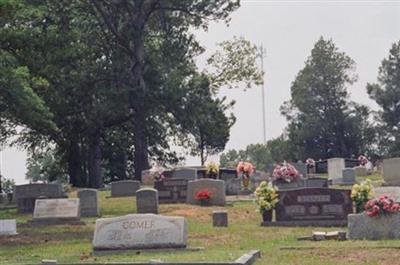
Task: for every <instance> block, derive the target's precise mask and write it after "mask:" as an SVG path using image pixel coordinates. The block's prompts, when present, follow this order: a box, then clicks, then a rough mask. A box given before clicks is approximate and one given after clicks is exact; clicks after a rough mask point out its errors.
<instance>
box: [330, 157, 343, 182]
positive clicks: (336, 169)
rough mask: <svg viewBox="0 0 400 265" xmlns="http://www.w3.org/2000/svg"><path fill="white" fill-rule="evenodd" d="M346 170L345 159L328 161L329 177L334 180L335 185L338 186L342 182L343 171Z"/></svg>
mask: <svg viewBox="0 0 400 265" xmlns="http://www.w3.org/2000/svg"><path fill="white" fill-rule="evenodd" d="M344 168H345V163H344V159H343V158H337V157H335V158H330V159H328V176H329V178H330V179H332V183H333V184H338V183H340V182H341V180H342V177H343V175H342V173H343V172H342V170H343V169H344Z"/></svg>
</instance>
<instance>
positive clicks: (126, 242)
mask: <svg viewBox="0 0 400 265" xmlns="http://www.w3.org/2000/svg"><path fill="white" fill-rule="evenodd" d="M186 244H187V225H186V220H185V218H184V217H173V216H161V215H155V214H130V215H126V216H121V217H114V218H102V219H97V220H96V228H95V231H94V238H93V249H94V250H118V249H152V248H154V249H159V248H184V247H186Z"/></svg>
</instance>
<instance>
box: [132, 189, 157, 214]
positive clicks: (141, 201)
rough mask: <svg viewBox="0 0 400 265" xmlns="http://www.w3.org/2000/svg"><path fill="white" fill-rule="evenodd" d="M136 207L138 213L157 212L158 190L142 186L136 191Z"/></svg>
mask: <svg viewBox="0 0 400 265" xmlns="http://www.w3.org/2000/svg"><path fill="white" fill-rule="evenodd" d="M136 208H137V212H138V213H154V214H158V191H157V190H156V189H152V188H142V189H140V190H138V191H137V192H136Z"/></svg>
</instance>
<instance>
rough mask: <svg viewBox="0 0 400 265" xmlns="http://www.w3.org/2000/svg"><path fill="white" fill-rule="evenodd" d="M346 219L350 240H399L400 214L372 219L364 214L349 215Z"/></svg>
mask: <svg viewBox="0 0 400 265" xmlns="http://www.w3.org/2000/svg"><path fill="white" fill-rule="evenodd" d="M348 219H349V224H348V228H349V238H350V239H353V240H354V239H366V240H382V239H400V213H395V214H387V215H382V216H379V217H375V218H373V217H369V216H368V215H367V214H366V213H365V212H364V213H360V214H350V215H349V216H348Z"/></svg>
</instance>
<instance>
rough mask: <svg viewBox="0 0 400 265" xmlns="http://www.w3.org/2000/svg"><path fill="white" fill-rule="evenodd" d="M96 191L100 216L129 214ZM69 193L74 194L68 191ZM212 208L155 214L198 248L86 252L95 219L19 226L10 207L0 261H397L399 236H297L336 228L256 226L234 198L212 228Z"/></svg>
mask: <svg viewBox="0 0 400 265" xmlns="http://www.w3.org/2000/svg"><path fill="white" fill-rule="evenodd" d="M108 195H109V192H106V191H103V192H101V196H100V201H101V206H102V207H101V211H102V216H103V217H111V216H120V215H125V214H129V213H135V212H136V207H135V198H133V197H126V198H109V199H106V196H108ZM71 196H74V193H72V194H71ZM217 208H218V207H198V206H191V205H184V204H177V205H173V204H168V205H161V206H160V214H162V215H171V216H185V217H186V218H187V220H188V227H189V240H188V241H189V247H204V250H202V251H198V252H184V251H181V252H179V251H178V252H159V253H135V252H128V253H120V254H114V255H106V256H97V257H96V256H92V255H91V252H92V245H91V241H92V237H93V231H94V222H95V218H83V221H84V222H85V223H86V225H84V226H47V227H41V228H32V227H29V226H26V225H24V224H25V223H26V222H27V221H28V220H30V219H31V216H30V215H18V214H16V210H3V211H0V219H3V218H16V219H17V221H18V224H19V227H18V232H19V235H18V236H17V237H12V238H7V240H5V239H4V238H3V239H0V241H1V242H0V264H25V263H40V261H41V260H42V259H57V260H58V261H59V262H64V263H66V262H116V261H148V260H150V259H152V260H158V259H160V260H163V261H205V260H207V261H230V260H234V259H236V258H238V257H239V256H241V255H242V254H244V253H246V252H247V251H249V250H253V249H259V250H261V252H262V258H261V259H260V260H258V261H257V262H256V264H257V265H261V264H315V265H317V264H332V265H333V264H334V265H337V264H391V265H393V264H398V263H399V262H398V261H399V259H400V253H399V252H400V251H399V250H398V249H396V248H400V240H384V241H345V242H338V241H323V242H311V241H297V237H300V236H306V235H310V234H311V233H312V231H335V230H342V229H340V228H317V227H313V228H312V227H307V228H298V227H285V228H284V227H261V226H260V221H261V216H260V214H258V213H257V212H256V207H255V205H253V203H252V202H237V203H235V204H234V206H233V207H226V209H227V210H228V213H229V227H228V228H213V227H212V225H211V213H212V211H213V210H214V209H217Z"/></svg>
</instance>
